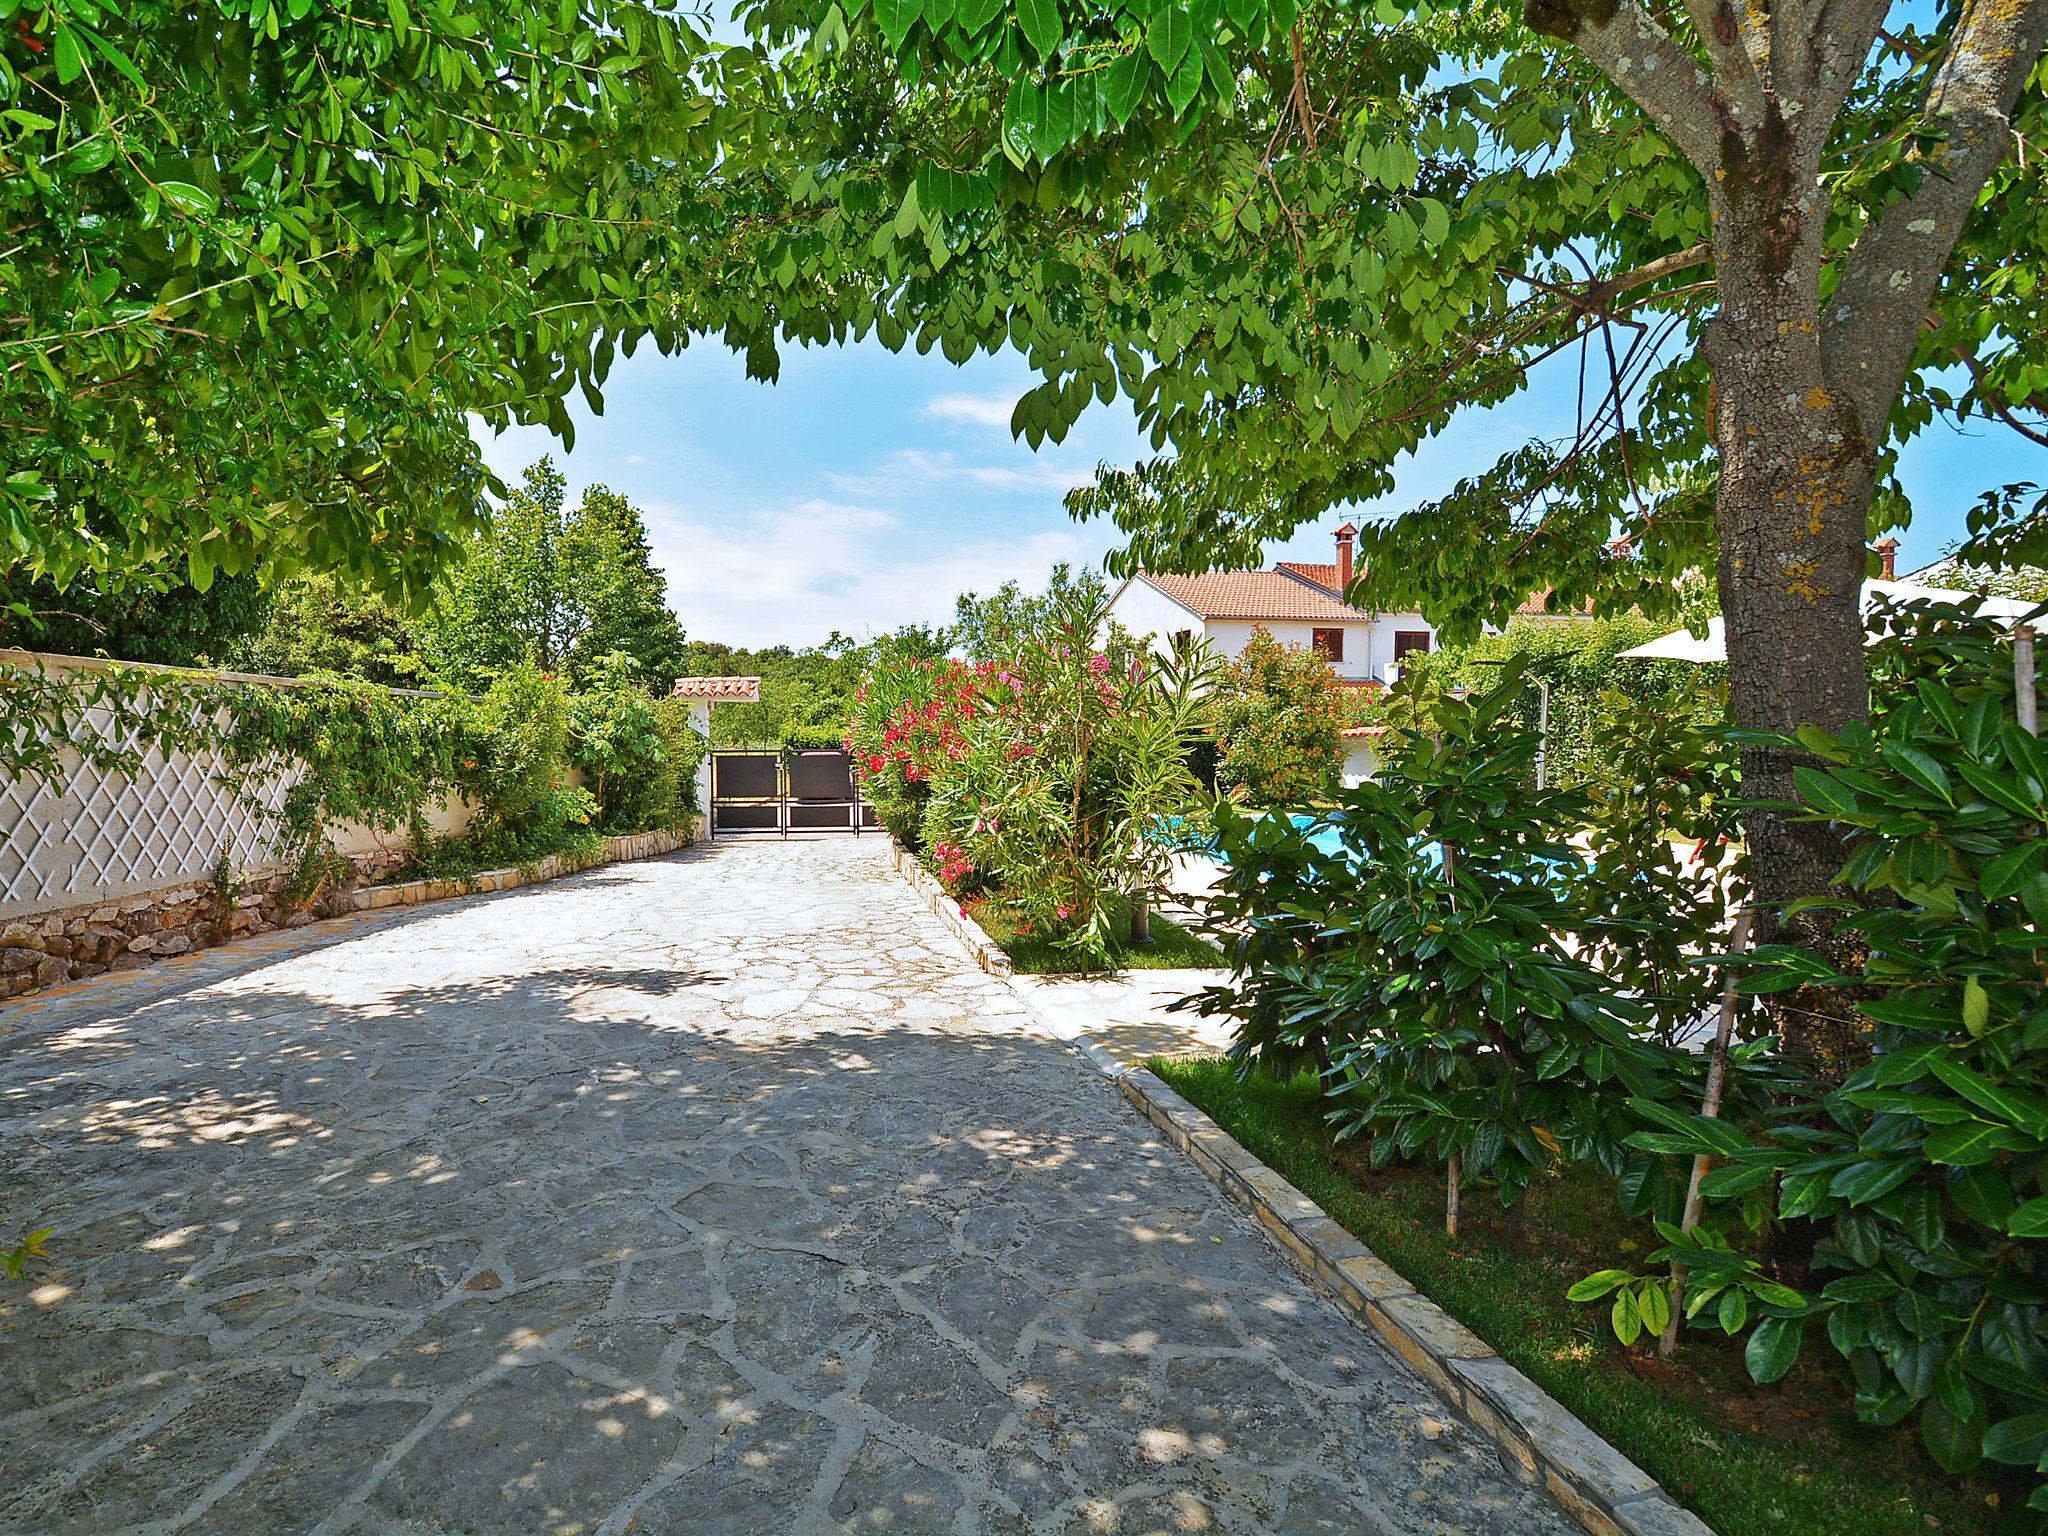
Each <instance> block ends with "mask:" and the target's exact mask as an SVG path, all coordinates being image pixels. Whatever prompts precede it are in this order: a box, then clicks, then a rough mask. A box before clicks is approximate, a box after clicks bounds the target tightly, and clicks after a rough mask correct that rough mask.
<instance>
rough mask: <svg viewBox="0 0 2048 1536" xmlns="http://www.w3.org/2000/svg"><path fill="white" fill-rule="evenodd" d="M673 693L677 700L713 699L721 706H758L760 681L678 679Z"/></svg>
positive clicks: (711, 678)
mask: <svg viewBox="0 0 2048 1536" xmlns="http://www.w3.org/2000/svg"><path fill="white" fill-rule="evenodd" d="M674 692H675V696H676V697H677V698H679V699H715V700H717V701H718V702H720V703H723V704H758V703H760V702H761V679H759V678H758V677H679V678H677V679H676V686H675V690H674Z"/></svg>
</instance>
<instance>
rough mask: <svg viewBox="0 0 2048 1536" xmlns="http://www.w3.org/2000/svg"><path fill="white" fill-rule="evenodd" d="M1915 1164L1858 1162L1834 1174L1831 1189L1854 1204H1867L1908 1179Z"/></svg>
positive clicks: (1833, 1192) (1830, 1191)
mask: <svg viewBox="0 0 2048 1536" xmlns="http://www.w3.org/2000/svg"><path fill="white" fill-rule="evenodd" d="M1916 1166H1917V1165H1916V1164H1914V1163H1911V1162H1896V1163H1855V1164H1852V1165H1851V1166H1850V1167H1847V1168H1844V1169H1843V1170H1842V1171H1841V1172H1840V1173H1838V1174H1836V1175H1835V1177H1834V1179H1833V1181H1832V1182H1831V1183H1830V1184H1829V1185H1828V1192H1829V1193H1830V1194H1834V1195H1840V1196H1841V1197H1842V1198H1843V1199H1844V1200H1847V1201H1848V1202H1849V1203H1850V1204H1851V1205H1868V1204H1870V1202H1871V1201H1873V1200H1876V1199H1880V1198H1881V1197H1883V1196H1885V1195H1888V1194H1890V1193H1891V1192H1892V1191H1893V1190H1895V1189H1897V1188H1898V1187H1899V1186H1900V1185H1901V1184H1903V1183H1905V1182H1906V1180H1908V1179H1909V1178H1911V1177H1912V1176H1913V1170H1914V1168H1915V1167H1916Z"/></svg>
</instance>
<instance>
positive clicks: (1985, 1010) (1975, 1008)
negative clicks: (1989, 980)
mask: <svg viewBox="0 0 2048 1536" xmlns="http://www.w3.org/2000/svg"><path fill="white" fill-rule="evenodd" d="M1990 1022H1991V994H1990V993H1989V992H1986V991H1985V990H1984V983H1983V982H1981V981H1979V980H1978V979H1977V978H1976V977H1974V976H1965V977H1964V978H1963V1028H1964V1029H1966V1030H1967V1031H1969V1035H1970V1038H1971V1039H1972V1040H1981V1039H1983V1038H1984V1030H1985V1028H1986V1026H1987V1025H1989V1024H1990Z"/></svg>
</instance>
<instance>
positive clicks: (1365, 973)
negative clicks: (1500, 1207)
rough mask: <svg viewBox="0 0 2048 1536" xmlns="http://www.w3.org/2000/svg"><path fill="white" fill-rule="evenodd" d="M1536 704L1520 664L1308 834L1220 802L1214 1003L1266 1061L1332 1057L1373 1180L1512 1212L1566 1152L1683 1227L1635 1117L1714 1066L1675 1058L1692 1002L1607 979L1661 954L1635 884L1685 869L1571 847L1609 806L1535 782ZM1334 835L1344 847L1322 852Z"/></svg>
mask: <svg viewBox="0 0 2048 1536" xmlns="http://www.w3.org/2000/svg"><path fill="white" fill-rule="evenodd" d="M1525 693H1526V684H1525V683H1524V681H1523V679H1522V678H1521V677H1520V675H1519V672H1518V671H1511V672H1510V673H1509V675H1508V676H1507V677H1505V678H1502V679H1499V680H1497V682H1496V684H1495V686H1494V687H1493V688H1492V689H1490V690H1489V691H1488V692H1486V693H1485V694H1483V695H1478V696H1475V697H1458V696H1454V695H1450V694H1447V693H1439V694H1437V695H1436V696H1434V697H1433V698H1432V699H1431V700H1430V701H1429V706H1428V707H1429V715H1430V718H1429V729H1427V730H1422V729H1407V730H1404V731H1401V732H1399V733H1397V736H1396V738H1395V739H1394V740H1393V741H1392V742H1391V743H1390V748H1389V753H1388V761H1387V765H1386V769H1385V771H1384V772H1383V773H1382V774H1381V776H1380V778H1379V779H1378V780H1377V781H1374V782H1369V783H1366V784H1362V785H1360V786H1358V787H1357V788H1355V789H1349V790H1343V791H1340V792H1339V793H1338V794H1337V795H1336V796H1335V800H1334V804H1333V805H1332V806H1331V807H1330V808H1329V809H1327V810H1326V811H1324V812H1323V813H1322V815H1321V816H1320V817H1319V818H1318V819H1317V821H1316V822H1315V823H1314V824H1312V825H1311V826H1309V827H1306V828H1295V827H1294V826H1292V825H1291V824H1290V823H1289V821H1288V820H1287V818H1284V817H1277V816H1267V817H1253V816H1247V815H1245V814H1243V813H1241V812H1238V811H1235V810H1233V809H1230V808H1228V807H1225V808H1219V810H1218V812H1217V826H1218V841H1219V844H1220V845H1221V850H1222V854H1223V857H1224V860H1225V862H1226V870H1225V873H1224V875H1223V878H1222V883H1221V890H1220V900H1219V903H1218V906H1217V908H1216V910H1215V912H1214V914H1213V916H1214V918H1215V919H1216V921H1217V922H1218V924H1219V929H1220V933H1221V935H1222V936H1223V937H1224V938H1225V940H1226V942H1228V941H1229V939H1230V933H1231V930H1233V929H1236V930H1239V932H1238V936H1237V937H1236V940H1235V943H1236V948H1235V950H1234V952H1233V963H1234V967H1235V969H1236V972H1237V974H1236V975H1235V976H1234V978H1233V980H1232V982H1231V983H1230V984H1228V985H1225V986H1222V987H1217V988H1212V989H1211V990H1210V991H1209V992H1208V993H1207V994H1205V995H1204V997H1203V998H1202V1000H1201V1002H1200V1003H1199V1004H1198V1006H1199V1007H1200V1008H1201V1009H1202V1011H1204V1012H1208V1013H1221V1014H1224V1015H1227V1016H1230V1017H1233V1018H1234V1019H1236V1020H1237V1021H1238V1023H1237V1030H1236V1038H1235V1040H1234V1043H1233V1047H1232V1053H1233V1055H1235V1056H1236V1057H1237V1058H1238V1059H1239V1060H1240V1061H1241V1062H1244V1063H1245V1064H1246V1065H1247V1066H1249V1065H1250V1064H1251V1062H1253V1061H1254V1060H1257V1059H1259V1058H1262V1057H1266V1058H1272V1064H1273V1065H1275V1066H1277V1067H1278V1068H1279V1069H1280V1070H1282V1071H1285V1070H1287V1069H1289V1068H1291V1067H1292V1066H1293V1065H1294V1063H1295V1061H1296V1060H1297V1059H1298V1057H1299V1054H1300V1053H1307V1054H1309V1055H1312V1056H1313V1057H1314V1058H1315V1059H1316V1060H1317V1061H1318V1063H1319V1064H1320V1065H1321V1067H1322V1070H1323V1072H1324V1081H1325V1091H1326V1092H1327V1094H1328V1095H1329V1099H1330V1107H1331V1117H1332V1119H1333V1121H1335V1122H1336V1123H1337V1124H1338V1125H1339V1126H1340V1130H1341V1134H1343V1135H1345V1136H1351V1135H1363V1136H1366V1137H1367V1138H1369V1141H1370V1156H1371V1159H1372V1161H1373V1162H1374V1163H1375V1165H1384V1164H1385V1163H1387V1162H1388V1161H1389V1160H1391V1159H1394V1158H1397V1157H1398V1158H1401V1159H1406V1160H1417V1159H1419V1160H1423V1161H1427V1162H1435V1163H1442V1164H1444V1165H1446V1166H1447V1167H1448V1169H1449V1172H1450V1179H1451V1184H1450V1190H1451V1194H1452V1198H1453V1203H1454V1202H1455V1195H1456V1191H1457V1190H1458V1189H1459V1188H1460V1187H1461V1186H1462V1185H1464V1184H1467V1183H1477V1184H1483V1185H1487V1186H1490V1187H1492V1188H1494V1189H1495V1190H1496V1191H1497V1192H1498V1194H1499V1196H1500V1198H1501V1200H1502V1201H1503V1202H1504V1203H1507V1204H1509V1205H1513V1204H1514V1203H1515V1202H1516V1201H1518V1200H1519V1198H1520V1195H1521V1192H1522V1190H1523V1189H1524V1188H1525V1187H1526V1186H1527V1184H1528V1182H1529V1180H1530V1179H1531V1178H1532V1177H1533V1176H1534V1175H1535V1174H1536V1173H1537V1172H1538V1171H1540V1170H1541V1169H1543V1168H1545V1167H1546V1166H1548V1165H1549V1164H1551V1163H1552V1162H1553V1161H1555V1160H1557V1159H1559V1158H1565V1157H1569V1158H1571V1159H1573V1160H1576V1161H1583V1162H1590V1163H1594V1164H1597V1165H1598V1166H1600V1167H1603V1168H1605V1169H1606V1170H1607V1171H1608V1172H1609V1173H1610V1174H1611V1175H1612V1176H1614V1177H1615V1178H1616V1179H1617V1180H1619V1181H1621V1183H1622V1186H1623V1196H1624V1204H1625V1206H1626V1207H1627V1208H1629V1209H1631V1210H1634V1211H1637V1212H1639V1213H1649V1212H1658V1213H1668V1214H1669V1215H1670V1216H1672V1217H1674V1218H1675V1216H1676V1215H1677V1205H1678V1202H1679V1200H1680V1199H1681V1198H1682V1194H1683V1186H1682V1183H1674V1181H1673V1180H1671V1179H1670V1178H1669V1177H1668V1176H1667V1175H1666V1173H1665V1170H1664V1168H1663V1167H1662V1164H1661V1161H1660V1160H1659V1159H1658V1158H1656V1157H1654V1156H1650V1155H1648V1154H1645V1153H1643V1152H1641V1151H1639V1150H1638V1149H1635V1148H1632V1147H1631V1146H1629V1145H1628V1144H1627V1137H1628V1136H1629V1135H1630V1134H1631V1133H1632V1132H1633V1131H1635V1130H1637V1129H1638V1128H1639V1126H1640V1121H1639V1119H1638V1118H1637V1113H1636V1112H1635V1111H1634V1110H1632V1109H1631V1107H1630V1101H1631V1100H1637V1101H1649V1102H1655V1103H1660V1104H1661V1103H1670V1104H1674V1105H1675V1104H1680V1103H1686V1102H1696V1097H1697V1091H1698V1083H1699V1079H1700V1076H1701V1071H1702V1067H1703V1063H1701V1062H1700V1061H1698V1059H1697V1058H1694V1057H1692V1056H1691V1055H1690V1054H1689V1053H1687V1052H1684V1051H1681V1050H1679V1049H1677V1048H1675V1047H1674V1045H1673V1044H1672V1043H1671V1042H1672V1037H1673V1035H1674V1034H1675V1029H1674V1028H1673V1027H1672V1026H1673V1022H1674V1018H1675V1017H1682V1016H1685V1014H1686V1012H1687V1010H1689V1009H1690V1008H1691V1007H1692V1000H1691V997H1690V995H1689V993H1688V992H1686V991H1685V990H1684V989H1679V988H1674V989H1673V990H1672V992H1671V993H1670V994H1669V995H1662V994H1658V993H1654V992H1653V993H1648V994H1646V993H1645V992H1644V991H1643V989H1642V988H1641V986H1640V983H1641V982H1642V980H1643V979H1644V975H1645V973H1646V972H1647V970H1648V969H1649V967H1648V966H1647V965H1646V964H1628V965H1608V966H1603V965H1601V964H1599V963H1597V962H1598V961H1599V960H1601V959H1602V958H1605V957H1610V956H1617V955H1619V956H1627V957H1629V958H1630V959H1631V960H1632V961H1634V960H1636V959H1637V958H1638V957H1639V956H1640V954H1641V952H1642V947H1643V946H1644V944H1645V943H1646V942H1648V943H1650V944H1653V945H1656V946H1661V944H1662V943H1663V940H1662V939H1661V937H1658V936H1655V935H1652V934H1648V933H1646V931H1645V930H1646V929H1647V928H1648V927H1649V925H1648V923H1647V922H1646V915H1645V912H1644V910H1643V909H1644V906H1645V905H1646V903H1647V902H1648V901H1649V900H1652V899H1654V898H1653V897H1644V896H1641V895H1639V894H1637V893H1636V892H1635V889H1634V888H1635V887H1636V886H1637V885H1638V884H1641V883H1645V882H1646V881H1647V880H1648V877H1649V876H1650V875H1651V874H1652V873H1668V872H1667V871H1664V870H1662V869H1661V867H1660V866H1658V865H1656V864H1651V865H1650V866H1649V867H1647V868H1646V867H1645V865H1644V863H1643V859H1644V856H1645V854H1646V852H1648V853H1649V855H1650V857H1651V858H1653V859H1666V858H1668V857H1669V855H1668V851H1667V850H1666V849H1665V848H1664V845H1663V844H1662V843H1661V841H1658V840H1650V842H1649V845H1648V847H1647V848H1646V841H1645V840H1643V839H1641V838H1630V837H1625V836H1622V835H1619V830H1617V832H1616V833H1615V834H1613V835H1610V836H1609V837H1608V838H1607V839H1606V840H1605V841H1604V842H1603V843H1602V845H1601V854H1600V859H1601V860H1604V865H1602V866H1601V867H1600V868H1599V870H1598V873H1596V872H1595V870H1594V869H1592V868H1589V866H1588V863H1587V861H1586V859H1585V858H1584V857H1583V856H1582V854H1581V851H1580V849H1579V848H1578V847H1577V846H1575V844H1574V842H1573V839H1574V838H1575V837H1581V836H1583V834H1584V833H1585V832H1586V829H1587V828H1588V827H1589V826H1591V825H1592V824H1593V823H1594V821H1595V816H1596V810H1595V807H1594V805H1593V803H1592V802H1591V801H1590V800H1589V799H1588V797H1586V796H1585V795H1584V794H1582V793H1581V792H1579V791H1577V790H1571V789H1559V788H1554V787H1553V788H1547V789H1544V790H1536V789H1535V788H1533V786H1532V785H1531V784H1530V783H1529V768H1530V764H1531V761H1532V759H1533V757H1534V754H1535V751H1536V742H1535V739H1534V738H1533V737H1532V736H1530V735H1528V734H1526V733H1522V732H1517V731H1514V730H1512V729H1510V728H1508V727H1507V726H1506V725H1505V724H1504V722H1505V721H1506V720H1508V719H1510V718H1511V717H1512V714H1513V712H1514V711H1515V710H1516V709H1517V708H1518V707H1519V706H1520V704H1521V703H1522V702H1523V699H1524V696H1525ZM1324 831H1334V832H1335V833H1336V834H1337V841H1338V843H1339V851H1336V852H1330V851H1326V850H1324V849H1319V848H1317V847H1316V846H1315V844H1314V843H1313V842H1312V841H1311V839H1312V837H1313V836H1314V835H1316V834H1318V833H1321V832H1324ZM1598 863H1599V861H1596V864H1598ZM1624 893H1625V894H1624ZM1749 1091H1750V1090H1749V1088H1748V1086H1747V1080H1746V1079H1745V1083H1744V1085H1743V1086H1741V1087H1739V1088H1738V1090H1737V1092H1738V1093H1739V1094H1747V1093H1748V1092H1749Z"/></svg>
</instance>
